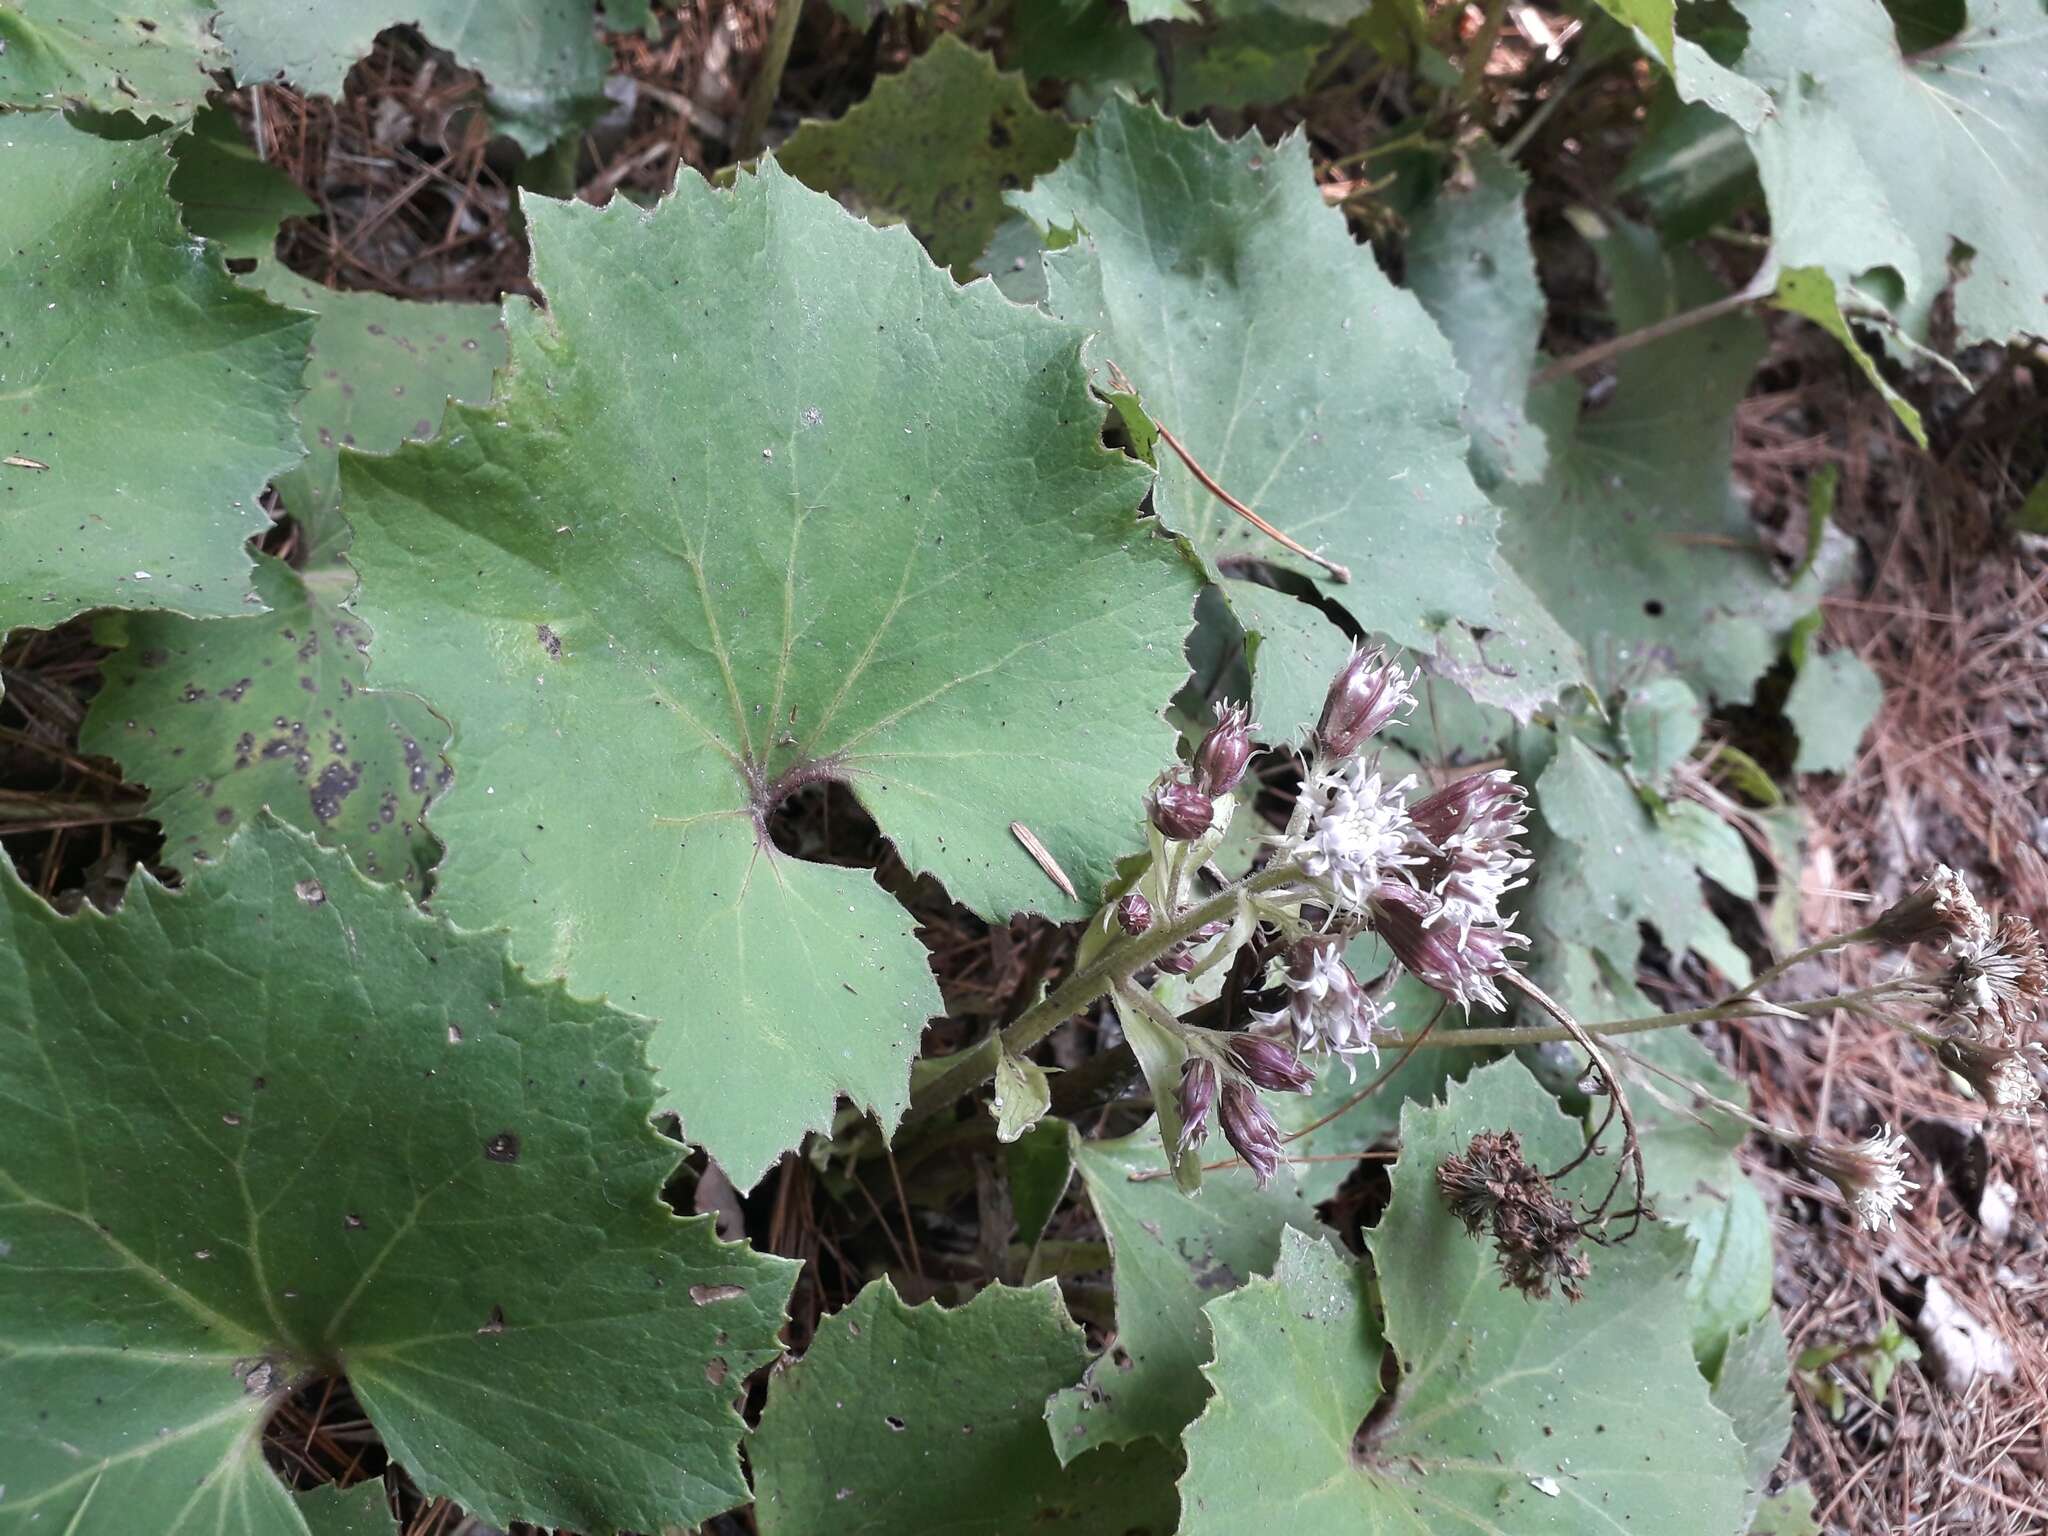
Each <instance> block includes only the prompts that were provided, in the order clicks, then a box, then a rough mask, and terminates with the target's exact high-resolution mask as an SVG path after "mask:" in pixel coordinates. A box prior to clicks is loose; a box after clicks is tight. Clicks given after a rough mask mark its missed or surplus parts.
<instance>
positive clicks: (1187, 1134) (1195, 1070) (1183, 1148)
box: [1175, 1056, 1217, 1158]
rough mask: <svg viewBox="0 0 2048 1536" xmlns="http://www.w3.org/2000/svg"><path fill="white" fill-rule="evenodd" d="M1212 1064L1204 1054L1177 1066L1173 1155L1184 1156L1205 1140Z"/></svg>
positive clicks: (1213, 1089) (1213, 1087) (1213, 1075)
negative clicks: (1176, 1125) (1177, 1106)
mask: <svg viewBox="0 0 2048 1536" xmlns="http://www.w3.org/2000/svg"><path fill="white" fill-rule="evenodd" d="M1216 1086H1217V1079H1216V1064H1215V1063H1214V1062H1213V1061H1211V1060H1209V1058H1208V1057H1206V1056H1190V1057H1189V1058H1188V1059H1187V1060H1186V1061H1184V1062H1182V1063H1181V1066H1180V1093H1179V1096H1178V1097H1179V1099H1180V1141H1179V1143H1178V1144H1177V1147H1176V1149H1175V1155H1176V1158H1181V1157H1186V1156H1187V1155H1188V1154H1189V1153H1190V1152H1192V1151H1194V1149H1195V1148H1196V1147H1199V1146H1200V1145H1201V1144H1202V1143H1203V1142H1204V1141H1207V1140H1208V1139H1209V1109H1210V1106H1212V1105H1213V1104H1214V1103H1215V1102H1216Z"/></svg>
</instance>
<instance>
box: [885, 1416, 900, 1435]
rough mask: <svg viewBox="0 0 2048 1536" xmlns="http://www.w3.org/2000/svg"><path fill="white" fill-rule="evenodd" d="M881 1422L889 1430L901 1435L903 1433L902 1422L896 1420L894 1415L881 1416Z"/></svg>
mask: <svg viewBox="0 0 2048 1536" xmlns="http://www.w3.org/2000/svg"><path fill="white" fill-rule="evenodd" d="M882 1422H883V1423H884V1424H886V1425H888V1426H889V1427H890V1428H891V1429H893V1430H895V1431H896V1432H897V1433H898V1434H901V1433H902V1432H903V1421H902V1420H901V1419H899V1418H897V1417H896V1415H895V1414H893V1413H888V1414H884V1415H883V1416H882Z"/></svg>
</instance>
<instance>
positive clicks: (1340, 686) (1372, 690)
mask: <svg viewBox="0 0 2048 1536" xmlns="http://www.w3.org/2000/svg"><path fill="white" fill-rule="evenodd" d="M1414 702H1415V696H1414V694H1412V693H1410V692H1409V691H1408V679H1407V678H1406V677H1404V676H1402V674H1401V669H1400V668H1399V667H1396V666H1393V665H1391V664H1389V663H1388V661H1387V659H1386V653H1385V652H1383V651H1368V650H1366V649H1365V647H1364V646H1362V645H1354V646H1353V647H1352V648H1351V655H1350V656H1349V658H1347V659H1346V661H1345V663H1344V665H1343V666H1342V667H1340V668H1339V669H1338V671H1337V676H1336V678H1335V679H1334V680H1333V681H1332V682H1331V683H1330V691H1329V694H1328V695H1327V696H1326V697H1325V698H1324V700H1323V714H1322V718H1321V719H1320V720H1318V721H1317V722H1316V748H1317V750H1319V751H1320V752H1322V753H1323V754H1324V755H1325V756H1326V757H1332V758H1346V757H1351V756H1353V755H1355V754H1356V753H1357V751H1358V749H1359V748H1360V747H1361V746H1363V745H1365V742H1366V740H1367V739H1368V738H1369V737H1371V736H1372V735H1374V734H1375V733H1376V732H1377V731H1378V730H1379V729H1380V727H1382V726H1383V725H1385V724H1386V723H1387V722H1388V721H1389V720H1391V719H1393V718H1394V716H1395V715H1397V714H1399V713H1400V712H1401V710H1402V709H1403V708H1404V707H1405V706H1407V705H1409V704H1412V703H1414Z"/></svg>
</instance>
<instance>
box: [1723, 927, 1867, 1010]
mask: <svg viewBox="0 0 2048 1536" xmlns="http://www.w3.org/2000/svg"><path fill="white" fill-rule="evenodd" d="M1870 937H1871V930H1870V929H1868V928H1852V929H1850V930H1849V931H1848V932H1847V933H1835V934H1830V935H1828V937H1826V938H1824V939H1815V940H1814V941H1813V942H1812V943H1811V944H1809V945H1807V946H1806V947H1805V948H1804V949H1795V950H1793V951H1792V953H1791V954H1789V955H1787V956H1786V957H1785V958H1784V959H1782V960H1780V961H1779V962H1778V963H1777V964H1776V965H1774V966H1772V967H1770V969H1768V970H1766V971H1764V972H1763V973H1762V974H1760V975H1759V976H1758V977H1757V978H1756V980H1755V981H1752V982H1751V983H1750V984H1749V985H1748V986H1746V987H1744V988H1743V989H1742V990H1741V991H1740V992H1737V993H1736V994H1735V996H1736V997H1755V996H1758V995H1759V994H1761V993H1762V991H1763V989H1764V988H1765V987H1767V986H1769V985H1770V984H1771V983H1772V982H1774V981H1776V980H1777V979H1778V978H1779V977H1780V976H1782V975H1784V974H1785V973H1786V972H1787V971H1789V970H1791V969H1792V967H1793V966H1795V965H1797V964H1799V962H1800V961H1802V960H1811V959H1812V958H1813V957H1814V956H1815V955H1824V954H1827V953H1828V952H1829V951H1830V950H1835V949H1842V948H1845V947H1846V946H1848V945H1850V944H1860V943H1862V942H1863V941H1864V940H1865V939H1868V938H1870Z"/></svg>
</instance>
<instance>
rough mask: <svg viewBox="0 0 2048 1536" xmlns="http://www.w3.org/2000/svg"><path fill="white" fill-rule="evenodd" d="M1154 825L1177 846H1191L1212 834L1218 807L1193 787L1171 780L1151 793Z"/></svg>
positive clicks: (1150, 808)
mask: <svg viewBox="0 0 2048 1536" xmlns="http://www.w3.org/2000/svg"><path fill="white" fill-rule="evenodd" d="M1149 810H1150V812H1151V816H1152V825H1153V826H1155V827H1157V828H1158V829H1159V830H1160V831H1161V832H1162V833H1164V834H1165V835H1166V836H1167V837H1169V838H1171V839H1172V840H1173V841H1174V842H1176V843H1187V842H1192V841H1194V839H1196V838H1198V837H1200V836H1201V835H1202V834H1203V833H1204V832H1206V831H1208V830H1209V824H1210V823H1211V822H1212V821H1214V820H1215V819H1216V807H1215V806H1213V805H1211V804H1210V803H1209V797H1208V796H1207V795H1205V794H1203V793H1202V792H1201V791H1200V790H1199V789H1197V788H1195V786H1194V785H1192V784H1183V783H1182V782H1181V781H1180V780H1178V779H1169V780H1167V781H1166V782H1165V783H1164V784H1162V785H1160V786H1159V787H1158V788H1157V789H1155V790H1153V791H1152V797H1151V804H1150V806H1149Z"/></svg>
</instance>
